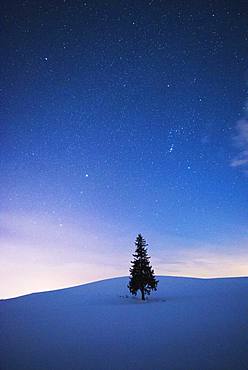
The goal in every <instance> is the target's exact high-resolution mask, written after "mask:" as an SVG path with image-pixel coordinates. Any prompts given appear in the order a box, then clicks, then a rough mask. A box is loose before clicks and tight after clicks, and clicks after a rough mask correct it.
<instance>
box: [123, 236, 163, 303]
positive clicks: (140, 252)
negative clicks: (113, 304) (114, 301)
mask: <svg viewBox="0 0 248 370" xmlns="http://www.w3.org/2000/svg"><path fill="white" fill-rule="evenodd" d="M135 246H136V251H135V254H133V257H134V260H133V261H131V264H132V267H131V268H130V270H129V271H130V274H131V276H130V281H129V284H128V288H129V290H130V293H131V294H134V295H136V294H137V291H138V290H140V291H141V298H142V300H143V301H144V300H145V294H148V295H149V294H150V292H151V290H157V285H158V280H156V278H155V275H154V270H153V269H152V266H150V262H149V259H150V257H148V254H147V248H146V247H147V244H146V241H145V239H144V238H143V237H142V235H141V234H139V235H138V236H137V238H136V241H135Z"/></svg>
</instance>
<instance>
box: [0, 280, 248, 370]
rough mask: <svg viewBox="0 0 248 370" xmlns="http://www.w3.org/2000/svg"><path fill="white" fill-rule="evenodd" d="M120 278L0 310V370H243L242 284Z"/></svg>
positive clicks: (247, 319)
mask: <svg viewBox="0 0 248 370" xmlns="http://www.w3.org/2000/svg"><path fill="white" fill-rule="evenodd" d="M159 280H160V282H159V286H158V292H156V293H153V294H152V295H151V296H150V297H149V299H148V301H146V302H141V301H140V300H139V298H132V297H130V296H129V294H128V290H127V288H126V286H127V283H128V278H126V277H123V278H116V279H109V280H104V281H99V282H96V283H91V284H86V285H81V286H78V287H74V288H68V289H63V290H57V291H52V292H45V293H36V294H31V295H28V296H23V297H19V298H15V299H9V300H4V301H1V302H0V321H1V327H0V331H1V333H0V351H1V356H0V361H1V363H0V368H1V370H12V369H17V370H41V369H42V370H45V369H46V370H96V369H97V370H106V369H108V370H110V369H111V370H112V369H113V370H129V369H137V370H146V369H154V370H164V369H165V370H177V369H180V370H205V369H208V370H222V369H223V370H224V369H225V370H241V369H242V370H243V369H244V370H245V369H248V278H228V279H208V280H203V279H191V278H176V277H159Z"/></svg>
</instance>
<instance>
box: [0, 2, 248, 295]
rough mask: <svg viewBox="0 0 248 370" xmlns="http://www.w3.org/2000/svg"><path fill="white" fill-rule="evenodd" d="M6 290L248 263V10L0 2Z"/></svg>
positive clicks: (236, 270)
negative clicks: (137, 264) (138, 250)
mask: <svg viewBox="0 0 248 370" xmlns="http://www.w3.org/2000/svg"><path fill="white" fill-rule="evenodd" d="M1 7H2V9H1V18H2V20H1V31H2V32H1V42H2V50H3V51H2V62H1V66H2V67H1V89H0V92H1V101H2V104H1V111H0V114H1V127H0V130H1V131H0V135H1V183H2V186H1V209H0V228H1V235H0V253H1V267H0V279H1V281H5V282H6V283H5V284H4V286H1V289H0V297H2V298H4V297H10V296H16V295H20V294H24V293H29V292H33V291H39V290H50V289H56V288H60V287H65V286H70V285H74V284H80V283H84V282H88V281H94V280H97V279H102V278H107V277H112V276H120V275H127V274H128V273H129V272H128V269H129V261H130V259H131V257H132V256H131V253H132V252H133V248H134V245H133V241H134V239H135V237H136V235H137V234H138V233H142V234H143V235H144V237H145V238H146V239H147V242H148V243H149V253H150V255H151V256H152V259H151V262H152V265H153V267H154V268H155V272H156V273H157V274H165V275H185V276H200V277H214V276H236V275H237V276H238V275H246V274H247V272H248V250H247V248H246V247H247V241H248V233H247V217H248V212H247V207H246V205H247V184H248V178H247V173H248V100H247V89H248V85H247V82H248V74H247V67H248V64H247V52H248V28H247V19H248V8H247V6H246V4H245V2H239V1H235V2H234V1H223V0H218V1H205V2H204V4H200V3H199V1H191V0H190V1H177V0H175V1H159V0H149V1H146V0H143V1H107V0H106V1H102V0H101V1H100V0H99V1H79V0H73V1H69V0H64V1H46V0H44V1H35V2H34V1H28V0H23V1H13V2H8V1H6V2H3V4H2V5H1Z"/></svg>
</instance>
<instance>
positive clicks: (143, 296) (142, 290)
mask: <svg viewBox="0 0 248 370" xmlns="http://www.w3.org/2000/svg"><path fill="white" fill-rule="evenodd" d="M140 291H141V299H142V301H144V300H145V292H144V289H140Z"/></svg>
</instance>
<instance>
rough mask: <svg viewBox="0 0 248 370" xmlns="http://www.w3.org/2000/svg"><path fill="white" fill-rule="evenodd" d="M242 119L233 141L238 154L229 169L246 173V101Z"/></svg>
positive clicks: (247, 134) (247, 105)
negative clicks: (233, 168)
mask: <svg viewBox="0 0 248 370" xmlns="http://www.w3.org/2000/svg"><path fill="white" fill-rule="evenodd" d="M243 112H244V113H243V118H242V119H241V120H239V121H238V122H237V124H236V135H235V136H234V138H233V140H234V143H235V145H236V147H237V148H238V151H239V153H238V154H237V156H236V157H235V158H233V159H232V160H231V162H230V165H231V167H238V168H240V169H242V170H243V171H244V172H247V171H248V99H247V100H246V102H245V105H244V109H243Z"/></svg>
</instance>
